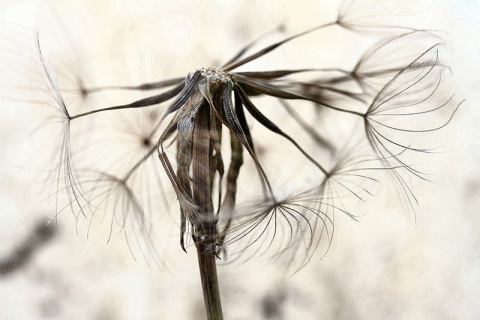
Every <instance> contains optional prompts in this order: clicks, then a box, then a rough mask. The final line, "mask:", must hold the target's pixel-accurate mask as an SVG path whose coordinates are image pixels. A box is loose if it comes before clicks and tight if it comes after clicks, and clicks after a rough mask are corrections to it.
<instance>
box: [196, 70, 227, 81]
mask: <svg viewBox="0 0 480 320" xmlns="http://www.w3.org/2000/svg"><path fill="white" fill-rule="evenodd" d="M197 71H200V72H201V73H202V76H204V77H206V78H208V79H209V80H212V81H214V82H219V83H226V82H227V81H228V80H230V75H229V74H228V73H227V72H225V71H222V70H218V69H216V68H213V67H208V68H200V69H197Z"/></svg>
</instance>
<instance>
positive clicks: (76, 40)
mask: <svg viewBox="0 0 480 320" xmlns="http://www.w3.org/2000/svg"><path fill="white" fill-rule="evenodd" d="M338 7H339V2H338V1H311V0H301V1H300V0H299V1H295V2H294V1H262V2H260V1H258V2H254V1H213V0H212V1H202V2H194V1H168V2H167V1H149V0H141V1H130V0H117V1H113V0H112V1H93V0H88V1H72V0H68V1H62V2H60V1H9V0H2V1H1V3H0V26H1V31H0V32H1V38H0V50H1V51H0V58H1V59H2V61H0V78H1V79H0V123H1V126H0V210H1V211H0V267H1V268H0V269H1V270H0V319H98V320H100V319H105V320H107V319H112V320H113V319H202V318H203V317H204V315H203V314H204V310H203V308H204V307H203V300H202V296H201V289H200V281H199V277H198V270H197V265H196V255H195V253H194V250H193V248H190V250H189V253H188V254H187V255H186V254H184V253H183V252H182V251H181V249H180V247H179V246H178V245H177V238H176V237H177V236H178V235H177V227H176V226H175V225H174V224H172V226H173V228H175V229H174V230H164V231H165V232H163V233H164V234H165V235H166V237H169V238H171V239H173V240H172V241H171V242H172V249H171V250H170V251H171V252H173V253H172V254H171V255H170V256H169V257H168V259H167V261H166V262H165V263H166V267H161V266H156V265H148V264H147V262H146V261H145V259H143V258H142V257H137V261H135V260H134V259H133V258H132V255H131V254H130V251H129V250H128V247H127V246H126V244H125V243H124V241H123V238H122V237H121V236H114V237H113V239H112V240H111V241H110V242H109V243H107V238H108V237H107V236H106V233H108V223H104V224H103V225H102V224H101V225H99V226H95V227H94V231H93V232H92V234H91V236H90V237H89V239H86V235H85V228H84V226H83V229H82V225H80V227H79V229H80V230H78V232H77V231H76V222H75V219H74V217H73V216H72V215H71V214H69V213H68V212H65V213H62V214H61V215H60V216H59V219H58V231H57V230H56V229H55V227H54V226H53V224H52V225H51V226H53V227H52V228H50V227H47V228H42V227H43V226H44V225H46V223H47V221H49V219H51V218H52V216H53V214H54V212H55V201H54V200H53V199H45V194H48V192H46V193H45V190H44V189H45V188H47V189H48V185H47V186H46V185H45V184H44V183H42V178H41V176H42V175H41V173H42V167H41V165H42V163H44V162H43V161H41V160H45V158H46V157H48V155H45V154H42V150H45V153H46V152H47V150H48V151H50V150H49V149H48V145H45V146H43V145H39V144H40V143H44V142H45V141H48V140H44V138H45V137H38V135H36V134H35V132H36V131H32V130H34V129H35V127H34V126H33V125H32V124H33V123H35V121H36V120H38V112H41V111H40V110H41V109H39V108H38V107H34V106H33V105H34V103H32V102H26V101H27V100H37V99H43V97H41V95H42V92H40V91H36V89H37V87H35V86H36V85H37V83H34V82H28V80H27V79H29V77H30V74H29V72H32V73H34V72H37V71H38V70H36V69H34V68H33V67H32V66H33V65H34V63H32V62H35V63H36V61H37V60H36V57H35V51H34V50H33V51H32V48H33V49H34V46H32V45H33V43H34V37H32V33H29V32H31V31H32V30H35V29H37V28H40V30H41V34H42V37H43V38H42V39H45V42H48V41H51V42H52V43H53V44H54V45H53V46H51V47H52V48H53V49H52V52H53V53H52V55H51V57H53V56H55V50H56V49H57V50H58V52H57V53H58V54H57V55H56V56H57V57H61V56H62V54H61V53H62V51H63V52H66V53H68V54H66V55H64V57H65V61H62V60H56V61H55V63H57V64H59V65H63V68H64V71H65V73H66V74H67V75H68V73H69V72H71V73H72V74H82V75H83V76H84V77H85V79H88V81H90V83H89V84H90V85H101V84H107V83H112V82H114V83H140V82H143V81H145V80H157V79H162V78H166V77H171V76H179V75H185V74H186V73H187V72H189V71H191V70H194V69H195V68H197V67H201V66H205V65H208V64H210V63H216V62H218V61H222V60H224V59H225V58H227V57H229V56H231V55H232V54H233V53H234V52H235V50H237V49H238V48H240V47H241V46H242V45H243V44H245V43H247V42H248V41H250V40H251V39H253V38H255V37H256V36H258V35H260V34H262V33H264V32H265V31H268V30H271V29H273V28H275V27H277V26H278V25H280V24H283V25H285V26H286V32H287V33H288V34H292V33H293V32H296V31H300V30H303V29H306V28H310V27H312V26H315V25H318V24H321V23H324V22H328V21H331V19H334V17H335V14H336V11H337V9H338ZM362 8H363V9H362V10H364V11H361V12H359V14H360V15H362V14H363V15H364V16H369V17H370V18H372V19H371V20H372V21H373V22H379V23H382V21H383V22H385V21H387V22H388V23H393V24H402V25H407V26H415V27H419V28H433V29H440V30H443V31H445V33H443V34H442V36H443V37H444V38H445V39H446V42H447V43H448V45H449V49H450V51H451V53H452V59H451V61H450V64H451V67H452V72H453V77H454V79H456V80H455V83H454V84H453V86H454V87H453V90H455V91H456V92H457V97H459V98H460V97H462V98H466V99H467V101H466V102H465V103H464V104H463V105H462V107H461V109H460V110H459V112H458V113H457V114H456V116H455V118H454V120H453V122H452V123H451V124H450V126H449V127H448V128H446V130H445V131H443V132H442V133H440V134H439V135H438V140H437V141H436V143H435V145H437V146H441V152H439V153H436V154H432V155H431V162H429V163H428V165H427V167H428V171H429V172H431V173H432V175H431V176H429V178H431V180H432V181H433V182H431V183H429V182H415V183H414V184H413V187H414V190H415V194H416V195H417V197H418V199H419V202H420V204H419V206H418V208H417V209H416V216H415V217H414V216H413V215H411V214H407V213H405V212H404V211H403V210H402V207H401V206H399V205H398V203H397V201H396V200H394V199H393V197H392V196H391V193H390V192H391V190H389V189H388V188H385V189H382V190H380V192H379V194H378V195H377V197H376V198H374V199H372V200H371V201H369V202H368V203H366V204H365V205H363V206H364V208H363V209H362V212H366V213H367V214H366V215H364V216H362V217H360V218H359V221H358V222H356V221H353V220H351V219H349V218H347V217H341V216H338V217H337V220H336V229H335V236H334V240H333V243H332V246H331V248H330V250H329V252H328V254H327V255H326V256H325V257H323V259H320V258H321V253H320V254H318V256H314V257H313V259H312V261H311V263H310V264H309V265H307V266H306V267H305V268H303V269H302V270H300V271H299V272H298V273H296V274H295V275H293V276H291V275H289V274H287V275H285V272H284V271H285V270H284V267H283V266H282V265H269V264H268V263H266V261H265V260H262V261H260V262H258V261H256V260H252V261H249V262H247V263H245V264H234V265H226V266H221V267H220V268H219V277H220V287H221V292H222V299H223V306H224V314H225V318H226V319H251V320H253V319H478V318H479V317H480V304H478V297H480V267H479V266H480V236H479V234H480V232H479V230H480V218H479V217H480V215H479V213H478V210H479V209H480V171H479V170H478V163H479V161H480V144H479V142H478V139H479V138H480V136H479V133H480V126H479V125H478V123H479V121H480V103H479V101H480V91H479V89H478V88H480V76H479V74H480V64H479V62H478V59H479V57H480V5H479V4H476V3H475V2H474V1H467V0H457V1H454V0H445V1H413V0H409V1H402V4H399V3H397V2H395V3H394V2H393V1H365V3H364V4H362ZM387 15H388V16H387ZM316 37H318V38H316ZM58 39H62V40H58ZM276 39H278V37H277V38H276ZM316 39H318V41H319V44H318V50H319V52H320V51H327V52H330V51H331V52H332V56H333V55H337V57H338V55H345V56H346V57H348V56H349V52H348V51H346V50H347V49H344V48H348V43H343V42H342V39H339V38H337V37H335V36H333V35H331V34H329V32H324V33H322V32H319V33H318V34H317V36H313V37H310V38H309V41H315V40H316ZM57 41H58V42H57ZM55 44H57V47H55ZM301 44H302V41H299V42H296V43H292V45H291V46H290V50H286V51H284V52H282V53H280V54H279V55H276V56H275V57H272V60H270V59H267V58H266V59H264V60H262V62H256V63H254V64H252V69H253V68H254V67H258V66H261V67H265V64H268V63H272V65H273V63H274V62H275V61H276V62H279V65H284V66H285V65H287V66H290V65H292V66H295V67H297V66H298V65H301V62H302V61H303V59H309V58H308V57H309V54H312V52H304V51H302V50H301ZM326 44H329V45H326ZM71 48H77V49H74V50H73V51H72V49H71ZM348 50H351V49H348ZM32 57H33V58H32ZM72 59H73V60H72ZM75 59H76V60H77V61H80V62H82V63H78V64H76V63H75V62H72V61H75ZM275 59H277V60H275ZM324 59H329V58H328V55H324ZM332 59H333V57H332ZM262 63H263V64H262ZM269 66H270V65H267V67H269ZM30 68H32V69H30ZM35 70H36V71H35ZM32 77H33V78H35V76H34V75H32ZM38 88H41V87H38ZM47 96H48V92H47ZM120 98H121V97H119V99H120ZM120 101H121V100H120ZM94 102H95V101H94ZM32 132H33V134H32ZM41 134H44V135H45V134H47V133H45V132H44V131H42V133H41ZM47 159H48V158H47ZM43 173H44V172H43ZM39 226H40V227H39ZM162 231H163V230H162Z"/></svg>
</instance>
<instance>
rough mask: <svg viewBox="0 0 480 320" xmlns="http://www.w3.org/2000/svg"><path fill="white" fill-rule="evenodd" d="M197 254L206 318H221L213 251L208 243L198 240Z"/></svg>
mask: <svg viewBox="0 0 480 320" xmlns="http://www.w3.org/2000/svg"><path fill="white" fill-rule="evenodd" d="M197 255H198V266H199V269H200V278H201V280H202V289H203V300H204V302H205V309H206V310H207V318H208V320H223V314H222V303H221V301H220V291H219V289H218V278H217V266H216V263H215V259H216V256H215V252H213V251H212V250H211V249H210V248H208V245H206V244H205V243H203V242H200V243H197Z"/></svg>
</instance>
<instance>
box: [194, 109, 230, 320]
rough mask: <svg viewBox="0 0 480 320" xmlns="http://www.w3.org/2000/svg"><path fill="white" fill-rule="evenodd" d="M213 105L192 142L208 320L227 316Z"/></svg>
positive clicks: (197, 119) (203, 115) (197, 230)
mask: <svg viewBox="0 0 480 320" xmlns="http://www.w3.org/2000/svg"><path fill="white" fill-rule="evenodd" d="M210 112H211V110H210V108H209V105H208V104H207V103H204V104H203V105H201V106H200V108H199V110H198V113H197V115H196V117H195V128H194V131H193V146H192V178H193V179H192V180H193V181H192V182H193V183H192V192H193V200H194V202H195V204H196V205H197V206H198V209H199V211H198V215H197V216H196V217H195V218H194V221H193V224H194V232H193V240H194V242H195V246H196V247H197V256H198V265H199V269H200V277H201V281H202V289H203V299H204V302H205V308H206V311H207V318H208V320H223V315H222V306H221V302H220V291H219V289H218V278H217V267H216V264H215V259H216V256H215V241H216V227H215V217H214V213H213V204H212V194H211V189H212V184H211V180H212V179H211V176H212V172H211V170H212V167H211V161H212V152H213V151H212V150H213V149H212V146H211V125H212V124H211V123H210Z"/></svg>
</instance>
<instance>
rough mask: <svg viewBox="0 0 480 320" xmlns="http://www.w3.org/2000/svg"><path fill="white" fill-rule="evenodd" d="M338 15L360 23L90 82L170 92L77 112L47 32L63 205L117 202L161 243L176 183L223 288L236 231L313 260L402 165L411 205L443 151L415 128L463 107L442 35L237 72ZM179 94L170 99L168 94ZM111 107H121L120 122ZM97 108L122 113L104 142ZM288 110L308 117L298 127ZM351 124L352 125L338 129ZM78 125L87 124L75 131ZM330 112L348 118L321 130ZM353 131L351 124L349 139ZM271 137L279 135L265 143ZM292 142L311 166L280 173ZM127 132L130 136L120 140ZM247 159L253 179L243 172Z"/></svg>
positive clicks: (409, 32) (300, 261)
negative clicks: (423, 164)
mask: <svg viewBox="0 0 480 320" xmlns="http://www.w3.org/2000/svg"><path fill="white" fill-rule="evenodd" d="M328 28H344V29H346V32H349V30H351V29H355V30H357V29H358V30H361V27H359V25H358V24H356V23H353V22H350V21H349V19H348V10H344V11H341V13H340V15H339V18H338V19H337V20H335V21H333V22H330V23H326V24H323V25H320V26H317V27H315V28H312V29H310V30H307V31H304V32H301V33H298V34H296V35H293V36H290V37H287V38H285V39H284V40H281V41H279V42H276V43H273V44H271V45H269V46H267V47H264V48H263V49H261V50H259V51H255V52H253V53H249V52H250V51H252V50H251V48H252V46H253V45H254V44H255V42H252V43H251V44H249V45H247V46H245V47H244V48H243V49H242V50H240V51H239V52H238V53H237V54H236V55H235V56H234V57H233V58H231V59H230V60H228V61H227V62H226V63H224V64H223V65H222V66H221V67H218V68H214V67H204V68H199V69H196V70H194V71H192V72H191V73H190V74H188V75H187V76H186V77H185V78H183V77H177V78H172V79H168V80H162V81H158V82H155V83H145V84H141V85H138V86H109V87H96V88H83V87H82V88H81V92H82V95H84V96H85V97H90V96H93V95H95V94H97V93H100V92H105V91H107V90H138V91H148V90H163V91H162V92H161V93H158V94H155V95H151V96H148V97H146V98H142V99H140V100H136V101H134V102H131V103H127V104H121V105H114V106H109V107H104V108H94V109H90V110H83V111H80V112H73V110H72V109H71V108H70V106H69V105H68V104H67V103H65V100H64V98H63V93H62V90H61V89H60V88H59V85H61V84H57V82H56V80H55V76H54V75H53V74H52V72H51V71H50V69H49V67H48V66H47V62H46V61H45V58H44V56H43V54H42V51H41V46H40V43H39V40H38V39H37V40H38V46H37V48H38V55H39V57H40V61H41V64H42V66H43V69H44V72H45V75H46V79H47V80H48V83H49V86H50V90H51V91H52V93H53V96H54V98H55V101H56V108H57V110H58V112H59V114H60V116H59V117H58V120H60V121H61V123H62V124H63V131H62V132H63V135H62V137H61V138H60V139H59V140H58V141H59V142H58V148H57V157H58V161H57V163H58V164H59V166H58V168H57V170H58V171H57V180H56V181H57V189H58V190H62V189H65V190H66V191H67V194H68V196H69V200H68V204H67V205H66V207H69V208H71V210H72V211H73V212H75V213H76V216H77V217H78V216H80V215H83V216H86V217H90V219H92V220H93V218H94V217H95V216H96V215H98V214H102V215H110V216H111V217H110V221H111V231H113V230H114V225H115V224H117V225H119V226H120V228H121V230H125V235H127V234H129V233H128V232H127V231H126V230H127V229H128V228H131V227H129V225H130V222H133V224H132V225H133V228H134V229H135V230H134V232H133V234H134V236H135V237H136V236H137V234H142V235H143V236H145V238H147V239H149V241H147V242H148V243H149V245H153V241H152V238H150V234H151V232H152V229H155V228H156V226H155V225H153V224H152V223H151V221H152V219H155V217H156V216H158V215H161V214H163V213H164V212H168V211H169V208H168V206H169V205H168V203H169V201H168V199H169V198H171V197H172V195H173V194H174V195H175V196H176V198H177V199H178V203H179V206H180V216H179V218H178V220H179V224H180V230H179V241H180V246H181V248H182V249H183V250H185V251H187V244H188V242H189V240H190V239H192V240H193V242H194V244H195V245H196V247H197V251H198V254H199V261H200V265H201V268H202V266H203V268H204V270H206V271H205V273H202V282H203V284H204V288H206V292H208V291H209V290H210V291H212V290H213V293H212V292H210V294H213V296H215V295H218V291H215V290H218V288H217V289H215V287H216V271H214V270H215V258H216V257H217V256H220V255H223V256H224V257H227V252H228V250H229V249H230V248H231V247H233V246H232V245H233V244H237V247H236V250H233V251H232V252H229V254H228V257H229V259H238V258H248V257H250V256H252V255H254V254H257V253H260V254H267V255H269V256H271V257H272V258H275V259H276V258H279V257H283V256H284V255H287V256H288V257H290V260H289V261H290V262H292V263H293V264H295V265H296V266H297V267H298V266H303V265H304V264H305V263H307V262H308V260H309V259H310V258H311V255H312V254H313V252H314V251H315V249H316V248H317V247H318V246H319V245H320V243H321V240H322V239H323V238H325V237H326V239H327V242H326V243H327V247H328V244H329V243H330V240H331V237H332V235H333V227H334V214H335V212H341V213H344V214H347V215H349V216H351V217H352V218H355V213H354V212H353V211H352V210H351V209H350V208H349V205H348V202H349V198H353V199H357V200H361V201H365V200H366V199H367V198H368V196H370V195H371V194H372V193H373V191H372V186H373V185H376V184H378V183H379V182H380V180H379V178H378V175H377V174H376V172H378V171H385V172H386V173H387V174H389V175H390V177H391V178H393V179H391V180H390V181H392V182H393V183H394V184H396V185H397V187H398V190H399V194H400V196H401V197H402V199H403V200H404V202H405V204H406V205H407V206H408V207H410V209H413V205H412V204H413V203H414V202H416V198H415V196H414V194H413V192H412V191H411V189H410V187H409V179H410V178H411V177H418V178H421V179H425V177H424V175H423V173H422V172H421V171H420V170H418V169H417V168H415V166H414V165H413V164H412V162H410V158H409V157H410V156H411V154H415V153H429V152H430V151H431V150H432V149H431V147H430V146H429V145H428V143H427V145H420V144H419V143H418V141H419V140H420V139H421V138H422V137H423V136H424V135H429V134H431V133H432V132H434V131H436V130H439V129H441V128H443V127H444V126H446V125H447V124H448V123H449V122H450V120H451V119H452V117H453V114H454V113H455V111H456V110H457V108H458V106H459V104H458V102H456V101H455V99H454V96H453V95H452V94H450V93H448V92H447V93H446V90H444V89H443V87H444V86H445V85H448V83H447V84H445V80H444V78H445V73H446V72H447V71H449V69H448V67H447V66H446V65H445V64H444V63H443V62H442V50H443V48H444V44H443V43H442V40H441V39H440V38H439V37H438V36H436V34H435V33H434V32H432V31H424V30H413V29H407V28H403V29H399V28H393V29H392V30H393V31H391V33H393V35H389V36H387V37H386V38H384V39H382V40H381V41H380V42H378V43H377V44H375V45H374V46H373V47H371V48H370V49H369V50H367V51H366V52H365V53H364V54H363V56H362V57H361V58H360V59H359V60H358V62H357V64H356V65H355V66H354V67H353V68H352V69H342V68H303V69H288V68H287V69H282V70H267V71H237V70H238V69H239V68H240V67H242V66H245V65H247V64H248V63H249V62H251V61H254V60H257V59H259V58H261V57H263V56H265V55H267V54H268V53H270V52H272V51H274V50H276V49H277V48H278V47H280V46H283V45H286V44H287V43H290V42H292V41H294V40H295V39H297V38H300V37H303V36H305V35H307V34H309V33H312V32H317V31H320V30H325V29H328ZM399 30H400V31H399ZM264 97H267V98H270V99H272V101H273V102H275V108H276V109H275V110H274V111H273V112H271V111H269V110H267V109H265V108H263V103H264V101H265V99H263V100H262V99H260V98H264ZM173 98H175V99H174V101H173V102H171V103H170V104H169V105H168V107H167V108H165V107H164V106H163V105H161V104H163V103H165V102H166V101H168V100H170V99H173ZM257 99H258V100H257ZM151 106H153V107H151ZM148 107H150V108H148ZM112 114H121V119H122V121H121V122H118V118H112V117H111V115H112ZM434 114H439V116H440V117H439V118H441V119H440V120H439V118H438V117H433V115H434ZM279 115H280V116H279ZM90 119H95V121H96V123H95V126H96V127H98V128H100V130H105V128H110V124H111V123H112V122H114V123H115V124H116V125H117V127H118V126H119V124H122V128H121V129H120V131H114V132H107V131H106V130H105V133H104V134H103V135H102V137H103V139H105V140H104V141H108V146H107V145H106V144H105V142H101V141H91V140H86V139H88V138H87V137H86V136H87V135H88V133H89V129H88V126H89V125H91V124H89V123H88V120H90ZM434 121H438V123H435V122H434ZM289 122H292V123H293V124H295V125H297V126H298V128H300V129H301V130H297V131H295V132H292V133H289V132H288V129H289V128H290V126H289V125H288V123H289ZM106 123H109V125H105V124H106ZM345 124H347V125H348V126H349V129H347V130H345V129H344V130H342V129H340V127H341V126H344V125H345ZM77 125H78V126H79V128H80V130H79V131H75V132H76V134H75V135H73V134H72V130H77V129H74V126H77ZM286 125H287V126H286ZM322 125H324V126H325V127H328V125H330V126H332V125H333V126H336V127H337V128H338V131H337V132H324V131H322V128H321V127H322ZM102 128H103V129H102ZM262 130H264V131H265V132H268V133H269V134H270V137H271V138H270V137H269V138H267V137H266V136H265V137H264V136H263V134H261V131H262ZM345 131H346V132H347V133H348V136H346V137H345V136H344V137H343V138H341V135H342V133H341V132H345ZM119 132H121V133H122V134H119ZM412 136H413V137H412ZM74 138H77V139H78V138H81V139H83V140H84V141H87V142H88V144H89V145H92V147H91V148H94V151H93V149H88V152H86V151H85V150H83V151H82V152H83V153H84V154H85V153H94V154H96V155H97V157H98V158H96V159H95V160H91V159H87V158H88V157H85V158H82V157H81V154H82V152H80V153H79V154H78V155H77V154H76V153H75V152H74V151H73V150H72V143H73V140H74ZM278 138H280V139H278ZM265 139H274V141H275V142H274V143H272V144H269V143H266V144H265ZM342 140H349V141H350V143H347V144H345V143H344V142H343V141H342ZM284 144H285V147H286V148H289V149H288V150H289V151H288V155H289V156H290V155H291V158H293V159H294V160H293V162H295V163H298V166H299V168H300V169H297V170H295V171H294V172H292V174H293V178H289V179H286V181H285V180H283V181H281V179H285V177H286V176H288V174H289V172H286V171H289V170H290V168H289V167H288V166H287V165H284V164H283V162H289V161H292V160H291V159H289V158H284V159H273V158H271V157H270V156H271V155H270V154H269V153H271V152H272V150H274V149H275V148H278V147H279V146H280V145H281V146H282V147H284ZM119 145H121V146H122V148H123V149H122V150H121V151H120V148H119V149H118V150H115V147H116V146H119ZM265 145H266V146H265ZM354 145H357V146H354ZM125 146H131V148H125ZM104 149H108V150H104ZM113 151H115V152H113ZM102 155H103V156H102ZM299 156H301V158H299ZM98 159H100V160H98ZM77 161H78V162H80V163H82V165H83V166H82V167H81V168H80V167H78V165H77ZM247 165H248V166H250V167H247ZM244 167H245V168H244ZM242 168H243V169H242ZM252 169H253V170H252ZM252 171H253V173H252ZM243 172H247V173H246V174H248V181H246V180H245V179H243V180H242V179H241V175H242V174H243ZM255 173H256V174H257V177H256V178H255ZM62 178H63V181H62ZM166 178H168V181H167V179H166ZM300 180H302V183H300V182H299V181H300ZM242 193H244V195H242ZM239 198H242V200H243V203H239V201H238V199H239ZM157 203H161V204H163V209H160V210H159V209H158V206H157ZM63 209H64V208H61V207H59V208H58V210H57V211H58V212H61V211H63ZM162 210H163V212H162ZM127 240H128V238H127ZM212 270H213V271H212ZM207 294H208V293H207ZM214 300H215V299H214V298H212V299H206V301H209V302H207V309H209V310H211V312H212V314H215V312H218V308H219V300H218V301H216V302H215V301H214ZM212 301H214V302H212ZM210 303H211V304H210ZM215 310H216V311H215Z"/></svg>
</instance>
